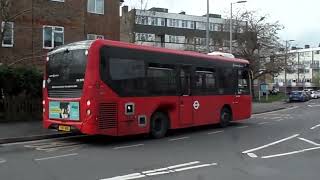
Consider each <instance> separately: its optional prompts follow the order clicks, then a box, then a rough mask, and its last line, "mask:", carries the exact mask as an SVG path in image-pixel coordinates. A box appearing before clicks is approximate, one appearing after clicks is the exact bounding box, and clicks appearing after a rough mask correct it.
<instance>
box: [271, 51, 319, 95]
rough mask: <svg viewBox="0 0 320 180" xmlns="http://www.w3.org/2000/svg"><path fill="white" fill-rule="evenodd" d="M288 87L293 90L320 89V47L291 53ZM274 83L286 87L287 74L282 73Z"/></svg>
mask: <svg viewBox="0 0 320 180" xmlns="http://www.w3.org/2000/svg"><path fill="white" fill-rule="evenodd" d="M288 57H289V58H290V59H289V60H288V71H287V85H288V87H289V88H293V89H303V88H319V87H320V82H319V81H320V47H317V48H310V47H309V46H308V45H306V46H305V48H303V49H295V48H294V49H293V50H290V51H289V55H288ZM274 82H275V83H276V84H277V85H278V86H280V87H283V86H284V82H285V74H284V72H282V73H281V74H280V75H279V76H277V77H275V78H274Z"/></svg>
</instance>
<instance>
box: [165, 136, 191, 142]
mask: <svg viewBox="0 0 320 180" xmlns="http://www.w3.org/2000/svg"><path fill="white" fill-rule="evenodd" d="M189 138H190V137H187V136H186V137H181V138H174V139H169V140H168V141H179V140H184V139H189Z"/></svg>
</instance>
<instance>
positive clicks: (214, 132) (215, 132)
mask: <svg viewBox="0 0 320 180" xmlns="http://www.w3.org/2000/svg"><path fill="white" fill-rule="evenodd" d="M223 132H224V131H223V130H222V131H213V132H209V133H208V135H211V134H218V133H223Z"/></svg>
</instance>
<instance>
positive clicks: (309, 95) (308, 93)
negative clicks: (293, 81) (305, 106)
mask: <svg viewBox="0 0 320 180" xmlns="http://www.w3.org/2000/svg"><path fill="white" fill-rule="evenodd" d="M311 91H313V90H312V89H304V90H303V92H305V93H306V94H307V95H308V100H310V99H312V97H311Z"/></svg>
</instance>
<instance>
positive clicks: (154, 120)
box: [150, 112, 169, 139]
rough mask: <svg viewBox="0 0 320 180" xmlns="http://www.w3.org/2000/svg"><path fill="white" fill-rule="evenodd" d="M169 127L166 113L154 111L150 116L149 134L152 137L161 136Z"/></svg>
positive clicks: (157, 137)
mask: <svg viewBox="0 0 320 180" xmlns="http://www.w3.org/2000/svg"><path fill="white" fill-rule="evenodd" d="M168 129H169V119H168V117H167V115H166V114H164V113H161V112H156V113H155V114H153V115H152V117H151V123H150V135H151V137H152V138H155V139H159V138H163V137H164V136H165V135H166V134H167V131H168Z"/></svg>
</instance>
